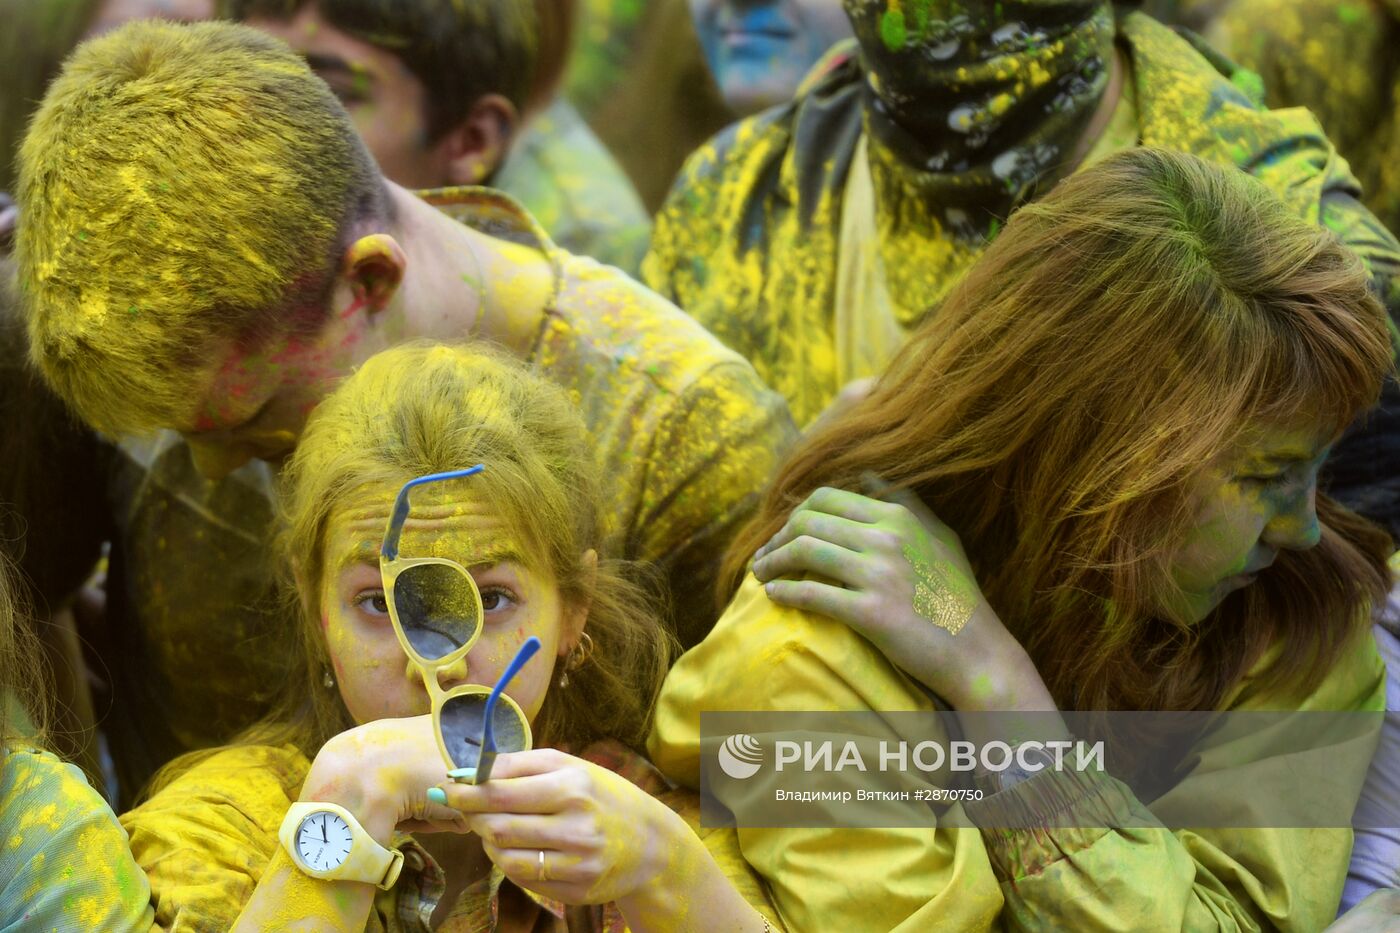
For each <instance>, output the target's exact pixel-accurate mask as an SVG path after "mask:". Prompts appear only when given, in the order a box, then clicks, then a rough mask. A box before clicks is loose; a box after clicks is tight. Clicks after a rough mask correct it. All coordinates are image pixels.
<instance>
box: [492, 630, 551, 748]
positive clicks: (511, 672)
mask: <svg viewBox="0 0 1400 933" xmlns="http://www.w3.org/2000/svg"><path fill="white" fill-rule="evenodd" d="M539 650H540V640H539V639H538V638H536V637H535V636H534V635H531V636H530V637H529V638H527V639H525V643H524V644H522V645H521V646H520V648H519V649H518V650H517V651H516V652H515V657H513V658H511V659H510V663H509V664H507V665H506V669H505V670H504V671H502V672H501V679H500V680H498V681H496V686H494V687H492V688H491V695H490V696H489V697H487V698H486V709H485V710H484V711H483V716H484V717H485V719H486V726H485V728H483V729H482V730H481V750H482V751H489V752H495V751H496V736H495V733H494V731H493V730H492V728H491V724H492V720H494V719H495V718H496V700H497V699H498V698H499V697H500V695H501V691H502V690H504V689H505V688H506V684H508V683H510V682H511V679H512V678H513V677H515V675H516V674H519V673H520V669H521V668H522V667H524V666H525V662H526V661H528V660H530V659H531V658H533V657H534V656H535V652H536V651H539Z"/></svg>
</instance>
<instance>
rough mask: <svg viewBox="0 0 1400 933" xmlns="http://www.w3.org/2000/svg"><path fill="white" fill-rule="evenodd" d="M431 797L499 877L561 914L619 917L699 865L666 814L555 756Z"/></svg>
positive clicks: (696, 852) (514, 757)
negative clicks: (603, 910)
mask: <svg viewBox="0 0 1400 933" xmlns="http://www.w3.org/2000/svg"><path fill="white" fill-rule="evenodd" d="M440 787H441V788H442V789H443V790H444V792H445V793H446V794H447V802H448V804H449V805H450V806H452V807H454V808H456V809H457V810H459V811H461V813H462V815H463V816H464V818H465V820H466V823H467V825H468V826H469V827H470V828H471V830H472V832H474V833H476V834H477V835H478V836H480V837H481V842H482V846H483V848H484V849H485V850H486V854H487V855H488V856H489V857H490V859H491V861H493V862H495V863H496V865H497V867H499V868H500V869H501V871H503V872H504V873H505V874H506V877H508V878H510V880H511V881H513V882H515V883H516V884H517V885H519V886H520V887H522V888H529V889H530V890H532V891H535V892H537V893H539V894H542V895H544V896H545V897H550V898H553V899H555V900H558V901H563V902H564V903H566V904H605V903H608V902H609V901H618V902H619V906H622V907H623V911H624V913H628V912H629V911H628V908H627V907H626V906H624V903H623V902H625V901H626V900H627V899H628V898H629V897H634V896H638V897H642V898H645V892H646V891H647V890H655V889H658V888H660V887H664V885H657V884H654V882H656V881H657V880H658V879H660V878H662V877H663V876H664V877H665V878H667V879H668V880H676V879H681V880H684V879H685V878H686V877H687V876H688V874H689V873H690V870H691V866H692V865H696V864H699V862H697V861H695V860H696V859H700V860H708V854H707V853H706V852H705V851H704V846H703V844H702V843H700V841H699V839H698V838H697V837H696V836H695V834H694V833H693V832H691V830H690V828H689V827H688V826H686V824H685V822H684V821H683V820H682V819H681V818H680V817H679V816H677V815H676V814H675V813H673V812H672V811H671V810H670V809H668V808H667V807H666V806H665V804H663V803H661V802H660V801H659V800H656V799H655V798H654V797H652V796H651V795H650V794H648V793H647V792H646V791H644V790H642V789H641V788H639V787H637V786H636V785H635V784H633V783H631V782H630V781H628V780H627V779H626V778H623V777H620V776H618V775H616V774H614V773H613V772H611V771H608V770H607V769H605V768H600V767H598V766H597V765H594V764H592V763H590V762H587V761H584V760H583V759H581V758H575V757H574V756H572V755H568V754H565V753H564V752H561V751H558V750H556V749H552V748H538V749H533V750H531V751H525V752H512V753H510V754H505V755H501V756H500V757H499V758H497V759H496V765H495V768H494V769H493V770H492V772H491V780H489V781H487V782H486V783H485V784H480V785H470V784H456V783H452V782H448V783H445V784H442V785H440ZM541 853H543V857H541ZM629 919H630V918H629ZM635 928H636V927H635V926H634V929H635ZM662 928H663V929H664V928H665V926H664V925H663V926H662Z"/></svg>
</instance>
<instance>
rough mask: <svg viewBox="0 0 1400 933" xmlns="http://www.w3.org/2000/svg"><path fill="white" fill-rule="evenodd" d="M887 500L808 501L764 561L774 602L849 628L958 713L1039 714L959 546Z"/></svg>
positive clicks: (918, 513)
mask: <svg viewBox="0 0 1400 933" xmlns="http://www.w3.org/2000/svg"><path fill="white" fill-rule="evenodd" d="M890 497H891V498H898V499H899V501H897V502H883V501H880V500H878V499H871V498H869V497H867V496H863V495H860V494H858V493H854V492H846V491H844V490H840V489H832V488H829V487H823V488H821V489H818V490H817V491H815V492H814V493H812V494H811V495H810V496H808V497H807V500H806V501H805V502H803V503H802V504H801V505H800V506H798V507H797V508H796V509H795V510H793V513H792V514H791V515H790V516H789V517H788V521H787V524H785V525H784V526H783V527H782V529H780V530H779V531H778V533H777V534H776V535H774V536H773V538H772V539H771V540H770V541H769V542H768V543H767V544H765V545H764V546H763V547H762V548H760V549H759V551H758V553H757V554H756V555H755V560H754V563H753V572H754V575H755V576H756V577H758V579H759V581H760V582H762V583H764V590H765V591H766V592H767V594H768V597H769V598H770V599H772V600H773V601H774V602H776V603H780V604H782V605H784V606H791V607H793V608H796V609H805V610H807V611H810V612H816V613H820V614H822V615H826V616H830V617H831V618H833V619H836V620H837V621H839V622H843V623H845V624H846V625H849V626H850V627H851V628H853V629H855V630H856V631H857V632H859V633H860V634H861V635H863V636H865V637H866V638H867V639H869V640H870V641H871V642H872V643H874V644H875V646H876V647H878V648H879V649H880V650H881V652H883V653H884V655H885V656H886V657H887V658H889V659H890V661H891V662H892V663H894V664H897V665H898V666H900V667H901V668H903V669H904V670H906V671H908V672H909V673H910V674H911V675H913V676H914V677H915V678H917V679H918V680H919V681H920V682H922V683H923V684H924V685H925V686H927V687H928V688H929V689H930V690H932V691H933V692H934V693H936V694H938V695H939V696H940V697H942V698H943V699H944V700H946V701H947V702H949V703H951V704H952V706H953V707H954V708H955V709H958V710H963V711H969V710H978V709H1017V708H1025V707H1026V704H1027V703H1028V702H1030V703H1034V704H1036V705H1035V706H1034V707H1033V708H1041V706H1042V705H1043V702H1044V701H1045V700H1046V699H1048V693H1047V692H1046V691H1045V689H1044V685H1043V684H1042V683H1041V681H1040V678H1039V676H1038V674H1036V673H1035V670H1034V667H1033V666H1032V665H1031V663H1030V659H1029V658H1028V657H1027V656H1026V653H1025V651H1024V650H1023V649H1022V648H1021V646H1020V644H1018V643H1017V641H1016V640H1015V638H1013V637H1012V636H1011V634H1010V633H1009V632H1008V631H1007V630H1006V627H1005V626H1004V625H1002V623H1001V620H1000V619H999V618H997V615H996V613H995V612H993V611H992V608H991V606H989V605H988V604H987V600H986V599H985V598H984V597H983V595H982V591H981V590H980V589H979V588H978V586H977V581H976V580H975V579H974V577H973V574H972V567H971V565H970V564H969V562H968V559H967V555H966V553H965V552H964V551H963V548H962V543H961V542H960V541H959V540H958V536H957V535H956V534H955V533H954V532H953V530H952V529H951V528H949V527H948V526H947V525H945V524H943V523H942V522H941V521H939V520H938V519H937V518H936V517H935V516H934V515H933V513H932V512H930V511H929V509H928V507H927V506H925V505H924V503H923V502H922V501H920V500H919V499H918V497H917V496H914V495H913V494H911V493H907V492H900V493H891V494H890ZM804 577H805V578H804ZM1027 674H1029V675H1030V679H1031V680H1032V681H1033V683H1032V684H1027V683H1026V679H1027ZM1035 685H1039V690H1036V689H1035ZM1041 694H1044V696H1042V695H1041ZM1051 708H1053V706H1052V707H1051Z"/></svg>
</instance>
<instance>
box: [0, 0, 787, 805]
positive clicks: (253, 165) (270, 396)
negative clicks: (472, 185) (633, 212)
mask: <svg viewBox="0 0 1400 933" xmlns="http://www.w3.org/2000/svg"><path fill="white" fill-rule="evenodd" d="M19 201H20V206H21V210H22V213H23V217H24V222H23V224H22V225H21V228H20V236H19V241H18V249H17V258H18V262H19V267H20V282H21V287H22V288H23V289H24V293H25V301H24V306H25V313H26V315H27V322H28V329H29V334H30V343H31V347H32V354H33V356H34V358H35V359H36V361H37V362H38V364H39V366H40V368H41V369H42V371H43V373H44V375H45V377H46V378H47V380H48V381H49V382H50V383H51V384H52V385H53V387H54V388H55V390H56V391H57V392H58V394H59V395H60V396H62V397H63V398H64V399H65V400H66V401H67V402H68V403H69V404H70V405H71V406H72V407H73V408H74V409H75V410H76V411H77V412H78V413H79V414H80V415H81V416H82V417H83V418H84V419H86V420H87V421H88V422H89V423H90V424H92V425H93V426H94V427H95V428H97V429H98V430H100V431H102V432H104V433H105V434H107V435H108V436H111V437H114V438H123V439H124V440H123V442H122V444H121V447H122V455H123V456H122V458H121V459H122V463H121V464H120V465H119V467H118V468H117V470H116V475H115V476H114V478H113V489H112V492H113V497H114V500H115V509H116V512H117V514H116V519H117V525H118V535H117V540H116V542H115V548H114V553H113V557H112V566H111V573H110V580H111V582H110V584H109V616H110V618H109V620H108V623H109V627H116V631H114V632H113V633H112V634H113V641H114V642H115V643H117V644H119V645H121V646H122V651H121V653H120V656H117V657H112V658H109V659H107V663H108V665H109V667H110V668H111V671H112V677H113V679H114V681H115V687H114V692H115V693H116V694H117V698H118V702H119V704H120V708H119V710H118V711H117V713H116V714H115V715H113V716H111V717H109V719H108V726H109V728H110V731H111V733H112V737H113V740H114V746H115V750H116V752H117V759H118V763H119V765H120V766H121V771H122V775H121V776H122V778H123V780H124V794H129V793H133V792H135V791H136V790H137V789H138V787H139V785H140V783H141V782H142V781H143V780H144V778H145V777H146V776H147V775H148V774H149V773H150V770H151V769H152V768H153V767H154V766H156V765H159V764H160V763H161V762H163V761H165V760H168V759H169V758H170V757H172V756H173V755H174V754H176V753H178V752H180V751H183V750H186V749H190V748H198V747H202V746H205V745H209V744H212V743H216V742H219V741H222V740H225V739H227V738H228V737H229V736H230V735H232V734H233V733H234V732H235V731H237V730H238V729H239V728H240V727H242V726H244V725H247V724H248V723H249V722H251V721H252V720H253V719H255V718H256V717H257V716H258V715H259V714H261V713H263V712H264V711H265V708H266V702H267V699H268V697H269V696H270V694H271V693H272V692H273V691H274V690H275V688H276V687H277V686H278V683H279V681H280V680H281V679H282V678H283V677H284V675H285V665H286V663H287V660H286V651H285V643H286V639H287V638H289V637H291V631H292V630H291V628H290V627H288V624H287V621H286V617H285V615H284V614H280V613H279V612H277V611H276V607H275V605H273V603H272V599H271V595H270V594H271V592H272V575H271V571H272V568H271V567H270V566H268V562H267V559H266V549H267V544H268V536H269V534H270V522H271V519H272V512H273V503H274V494H273V487H274V483H275V481H276V478H277V465H278V464H279V463H280V461H281V460H282V459H283V458H285V457H286V455H287V454H288V453H289V452H290V451H291V449H292V448H293V447H294V446H295V444H296V440H297V436H298V433H299V431H300V430H301V426H302V424H303V422H304V420H305V418H306V415H307V412H308V411H309V410H310V409H311V408H312V407H313V406H314V405H315V404H316V402H317V401H318V400H319V399H320V398H322V397H323V396H324V395H325V394H326V392H328V391H329V389H330V388H331V387H332V386H333V385H334V384H335V383H336V382H337V381H338V380H339V379H340V378H342V377H343V376H344V375H346V374H347V373H349V372H350V371H351V370H352V369H353V368H354V367H355V366H357V365H358V364H359V363H360V362H361V361H363V360H365V359H367V358H368V357H369V356H371V355H373V354H374V353H375V352H377V351H378V350H380V349H382V348H385V347H387V346H391V345H395V344H399V343H402V342H404V341H407V340H411V339H414V338H429V339H439V340H444V339H445V340H454V339H468V338H470V339H478V340H489V341H492V342H495V343H497V344H499V345H501V346H503V347H505V348H507V349H508V350H509V351H510V352H511V353H513V354H514V355H516V356H517V357H519V358H521V359H523V360H526V361H527V362H529V363H530V364H531V365H532V366H533V367H535V368H537V369H538V370H539V371H541V372H543V373H545V374H546V375H548V376H549V377H550V378H551V379H552V380H553V381H555V382H556V383H558V384H560V385H563V386H565V387H566V388H567V389H568V390H569V392H570V393H571V395H572V396H573V397H574V398H575V400H576V401H577V403H578V404H579V406H580V408H581V410H582V412H583V416H584V420H585V422H586V423H587V425H588V428H589V430H590V433H591V435H592V438H593V442H594V445H595V448H596V451H597V455H598V457H599V460H600V463H601V464H602V466H603V473H604V480H605V483H606V490H605V492H606V497H607V501H608V508H607V510H606V512H607V515H608V518H609V521H610V523H611V524H610V527H609V528H608V534H607V541H608V550H609V551H610V553H611V554H612V555H615V556H618V557H626V558H634V559H640V560H644V561H653V562H655V563H657V564H658V565H659V568H660V570H661V571H662V572H663V573H664V575H665V577H666V579H667V581H668V582H669V585H670V592H671V597H672V600H673V604H674V617H675V626H676V631H677V634H678V635H679V637H680V639H681V641H682V643H684V644H687V645H688V644H693V643H695V642H696V641H698V640H699V639H700V638H701V637H703V635H704V634H705V632H706V631H707V630H708V629H709V627H710V625H711V624H712V623H713V620H714V619H715V617H716V616H717V614H718V612H717V607H716V606H715V604H714V596H713V592H714V579H715V573H716V569H717V561H718V559H719V556H720V552H721V551H722V550H723V548H724V546H725V545H726V544H727V542H728V540H729V537H730V535H731V534H732V532H733V530H734V528H735V527H736V526H737V523H739V522H741V521H743V520H744V519H745V518H746V516H747V515H748V513H749V512H750V510H751V508H752V506H753V503H754V498H755V493H756V491H757V489H758V488H759V487H760V486H761V485H762V484H763V483H764V482H765V481H766V479H767V477H768V475H769V473H770V472H771V469H772V467H773V464H774V462H775V460H776V458H777V457H778V456H780V454H781V452H782V450H783V449H784V448H785V447H786V446H787V444H788V443H789V440H790V438H791V436H792V426H791V422H790V419H789V417H788V414H787V411H786V408H785V406H784V405H783V402H782V400H781V399H780V398H779V397H778V396H777V395H776V394H774V393H772V392H769V391H768V390H767V389H766V388H764V386H763V385H762V383H761V382H760V381H759V380H758V378H757V377H756V375H755V374H754V372H753V369H752V368H751V367H750V366H749V365H748V364H747V363H746V362H744V361H743V360H742V359H741V358H739V357H738V356H737V355H735V354H733V353H732V352H730V351H728V350H726V349H725V348H724V347H722V346H721V345H720V344H719V343H718V341H716V340H715V339H714V338H713V337H711V336H710V335H709V334H707V333H706V332H705V331H704V330H703V329H702V328H700V327H699V326H698V325H697V324H695V322H694V321H692V320H691V319H689V318H688V317H686V316H685V315H684V314H682V313H681V312H680V311H678V310H677V309H676V308H674V307H672V306H671V305H669V304H668V303H666V302H665V301H663V300H661V299H660V298H658V297H657V296H656V295H655V294H653V293H651V292H649V291H647V290H646V289H644V288H642V287H641V286H639V285H637V284H636V283H635V282H633V281H632V280H630V279H628V278H627V277H626V276H625V275H623V274H621V273H619V272H617V271H616V270H614V269H610V268H607V267H603V266H600V265H598V264H597V263H595V262H593V261H591V260H588V259H583V258H578V257H574V256H572V255H570V254H568V253H566V252H564V251H563V250H560V249H559V248H557V247H555V246H554V245H553V244H552V243H551V242H550V241H549V239H548V237H547V236H546V235H545V233H544V231H543V230H542V229H540V227H539V226H538V225H537V224H536V223H534V221H533V220H532V219H531V218H530V216H529V215H528V214H526V213H524V212H523V211H522V210H521V209H520V208H519V207H518V206H517V205H516V204H515V203H514V202H513V201H510V200H509V199H506V198H504V197H501V196H500V195H498V194H495V193H493V192H492V191H490V190H488V189H477V190H474V191H471V192H466V193H463V194H461V195H460V197H459V201H460V214H461V216H462V217H463V219H464V220H465V221H466V222H465V223H458V222H457V221H455V220H453V219H451V218H449V217H447V216H446V215H444V214H442V213H440V212H439V211H437V210H436V209H434V208H433V207H432V206H431V205H430V204H429V203H428V202H426V201H423V200H420V199H419V198H417V197H415V196H413V195H412V194H411V193H409V192H408V191H405V190H404V189H402V188H400V187H398V186H396V185H394V184H392V183H390V182H388V181H387V180H386V179H384V178H383V177H382V176H381V175H380V173H379V172H378V171H377V169H376V168H375V165H374V163H373V161H372V160H371V159H370V158H369V155H368V153H367V152H366V151H365V149H364V147H363V145H362V144H361V142H360V140H359V138H358V137H357V136H356V134H355V131H354V128H353V126H352V124H351V121H350V120H349V119H348V118H347V116H346V114H345V112H344V110H343V109H342V108H341V107H340V105H339V104H338V103H337V102H336V100H335V98H334V97H333V96H332V95H331V94H330V92H329V91H328V90H327V88H326V86H325V84H324V83H323V82H321V81H320V80H318V79H317V78H316V77H315V76H314V75H313V74H312V73H311V71H310V70H309V69H308V68H307V66H306V64H305V63H304V62H303V61H302V59H301V58H300V57H299V56H297V55H296V54H295V53H293V52H292V51H291V50H290V49H288V48H287V47H286V46H285V45H283V44H282V43H281V42H278V41H276V40H274V39H271V38H269V37H267V36H265V35H263V34H262V33H260V32H257V31H256V30H253V29H250V28H247V27H245V26H236V25H230V24H222V23H220V24H201V25H197V26H185V27H182V26H175V25H170V24H161V23H140V24H133V25H131V26H128V27H126V28H124V29H122V30H120V31H118V32H115V33H112V34H111V35H109V36H107V37H104V38H102V39H99V40H95V41H93V42H91V43H89V44H87V45H85V46H83V47H81V48H80V50H79V51H78V52H77V53H75V55H74V56H73V57H72V58H71V59H70V60H69V63H68V65H67V67H66V68H65V70H64V73H63V75H62V76H61V77H60V78H59V79H58V80H57V81H56V82H55V83H54V84H53V85H52V86H51V88H50V91H49V93H48V95H47V96H46V98H45V100H44V103H43V104H42V106H41V108H40V110H39V113H38V114H37V116H36V118H35V121H34V123H33V126H32V128H31V131H30V133H29V135H28V137H27V138H26V140H25V143H24V145H23V147H22V149H21V156H20V186H19ZM160 428H167V429H173V430H169V431H164V432H161V433H158V434H154V435H153V436H147V437H146V438H145V439H136V438H137V437H138V435H140V434H141V433H142V432H146V433H147V434H148V435H149V432H153V431H154V430H155V429H160ZM176 432H178V433H176ZM180 435H183V439H182V438H181V436H180ZM206 477H208V478H206Z"/></svg>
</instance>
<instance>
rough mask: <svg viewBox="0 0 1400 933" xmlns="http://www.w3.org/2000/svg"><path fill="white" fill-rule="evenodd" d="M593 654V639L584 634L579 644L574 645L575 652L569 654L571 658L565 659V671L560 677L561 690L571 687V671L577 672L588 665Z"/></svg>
mask: <svg viewBox="0 0 1400 933" xmlns="http://www.w3.org/2000/svg"><path fill="white" fill-rule="evenodd" d="M592 654H593V638H592V637H591V636H590V635H589V634H588V633H587V632H584V633H583V634H582V635H580V636H579V640H578V644H577V645H574V650H573V651H570V652H569V656H568V657H567V658H565V659H564V671H563V673H561V674H560V675H559V686H560V688H564V687H567V686H568V685H569V671H576V670H578V669H579V668H580V667H583V665H584V664H585V663H587V661H588V658H589V656H590V655H592Z"/></svg>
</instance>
